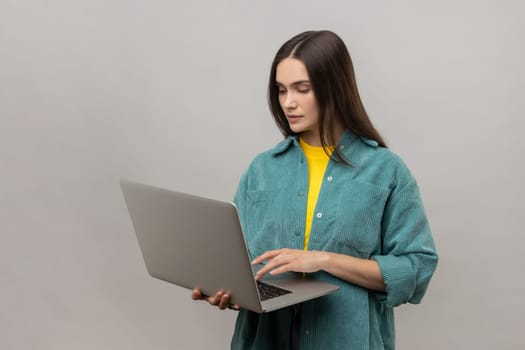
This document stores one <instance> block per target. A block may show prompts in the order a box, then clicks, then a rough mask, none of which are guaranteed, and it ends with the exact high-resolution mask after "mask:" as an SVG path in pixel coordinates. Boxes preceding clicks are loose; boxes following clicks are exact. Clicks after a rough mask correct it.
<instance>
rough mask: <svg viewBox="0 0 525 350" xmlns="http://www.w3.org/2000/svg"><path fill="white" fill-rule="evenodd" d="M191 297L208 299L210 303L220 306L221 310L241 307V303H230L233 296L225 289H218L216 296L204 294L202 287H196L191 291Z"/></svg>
mask: <svg viewBox="0 0 525 350" xmlns="http://www.w3.org/2000/svg"><path fill="white" fill-rule="evenodd" d="M191 298H192V299H193V300H206V301H207V302H208V303H210V305H213V306H218V307H219V309H221V310H224V309H226V308H228V309H233V310H239V309H240V306H239V305H237V304H235V305H231V304H230V300H231V296H230V295H229V294H228V293H225V292H223V291H218V292H217V293H216V294H215V295H214V296H211V297H209V296H206V295H204V294H202V292H201V290H200V289H198V288H195V289H194V290H193V292H192V293H191Z"/></svg>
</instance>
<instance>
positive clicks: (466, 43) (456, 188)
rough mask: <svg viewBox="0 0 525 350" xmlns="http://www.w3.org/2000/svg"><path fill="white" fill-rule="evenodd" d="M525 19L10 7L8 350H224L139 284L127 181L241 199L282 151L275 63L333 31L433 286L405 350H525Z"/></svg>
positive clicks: (5, 98) (458, 4) (284, 7)
mask: <svg viewBox="0 0 525 350" xmlns="http://www.w3.org/2000/svg"><path fill="white" fill-rule="evenodd" d="M524 9H525V4H524V3H523V1H439V2H437V1H434V2H426V1H366V2H365V1H359V2H358V1H341V2H335V1H325V2H322V3H321V2H317V1H316V2H313V1H312V2H308V1H278V2H277V1H265V2H257V3H255V2H254V3H251V2H249V1H216V2H213V1H209V2H203V1H192V2H182V1H180V2H177V1H145V0H142V1H139V0H137V1H124V0H90V1H87V0H77V1H71V0H45V1H43V0H42V1H37V0H28V1H23V0H20V1H15V0H11V1H10V0H2V1H0V118H1V120H0V121H1V124H0V278H1V280H0V281H1V282H0V283H1V284H0V348H1V349H6V350H7V349H145V348H148V349H205V348H218V349H221V348H227V347H228V344H229V339H230V336H231V332H232V326H233V321H234V317H235V313H234V312H233V311H225V312H221V311H218V310H214V309H212V308H210V307H208V306H207V305H205V304H204V303H195V302H192V301H191V300H190V293H189V291H187V290H183V289H181V288H178V287H175V286H172V285H169V284H167V283H164V282H160V281H157V280H154V279H152V278H150V277H148V276H147V274H146V271H145V269H144V266H143V262H142V260H141V259H142V258H141V255H140V251H139V247H138V245H137V242H136V239H135V237H134V234H133V231H132V227H131V223H130V221H129V217H128V214H127V211H126V209H125V205H124V202H123V199H122V196H121V193H120V190H119V187H118V180H119V179H120V178H121V177H125V178H131V179H134V180H138V181H143V182H147V183H150V184H154V185H158V186H162V187H167V188H171V189H179V190H184V191H189V192H195V193H197V194H201V195H206V196H209V197H215V198H219V199H225V200H228V199H231V198H232V196H233V194H234V191H235V188H236V185H237V181H238V179H239V177H240V175H241V173H242V172H243V171H244V170H245V168H246V167H247V166H248V163H249V161H250V160H251V159H252V157H253V156H255V155H256V154H257V153H258V152H260V151H262V150H264V149H267V148H269V147H271V146H272V145H273V144H274V143H275V142H277V141H278V140H280V135H279V133H278V132H277V129H276V127H275V126H274V125H273V122H272V120H271V118H270V115H269V112H268V110H267V107H266V100H265V96H266V82H267V76H268V71H269V66H270V63H271V60H272V58H273V55H274V53H275V51H276V50H277V48H278V47H279V46H280V45H281V44H282V42H284V41H285V40H286V39H288V38H289V37H291V36H292V35H294V34H296V33H298V32H301V31H304V30H307V29H331V30H334V31H335V32H337V33H338V34H339V35H340V36H341V37H342V38H343V39H344V40H345V42H346V43H347V45H348V46H349V48H350V51H351V54H352V57H353V60H354V63H355V69H356V73H357V78H358V83H359V86H360V89H361V94H362V98H363V100H364V103H365V106H366V107H367V109H368V112H369V114H370V115H371V117H372V119H373V121H374V123H375V124H376V126H377V127H378V129H379V130H380V131H381V132H382V133H383V135H384V136H385V138H386V139H387V141H388V142H389V146H390V147H391V149H392V150H394V151H395V152H396V153H398V154H400V155H401V156H402V158H403V159H404V160H405V162H406V163H407V164H408V165H409V167H410V168H411V169H412V171H413V173H414V174H415V176H416V177H417V179H418V181H419V184H420V187H421V191H422V194H423V198H424V201H425V204H426V208H427V211H428V215H429V218H430V221H431V225H432V228H433V232H434V236H435V240H436V243H437V247H438V249H439V253H440V258H441V260H440V265H439V267H438V271H437V272H436V275H435V278H434V279H433V281H432V283H431V287H430V289H429V292H428V294H427V296H426V298H425V300H424V301H423V304H421V305H420V306H402V307H400V308H398V309H397V334H398V347H399V349H422V348H425V349H517V348H522V347H523V346H524V345H525V340H524V339H523V326H522V325H523V316H524V314H525V312H524V311H525V282H524V279H523V270H524V269H525V265H524V262H523V258H522V257H518V254H519V253H520V252H521V251H522V250H523V246H524V243H525V239H524V238H523V235H524V230H523V225H522V224H521V223H520V220H519V216H520V214H522V212H523V211H524V209H525V205H524V204H523V200H522V198H523V196H524V195H525V193H524V188H523V187H524V186H523V178H524V177H525V171H524V166H523V151H524V145H525V141H524V140H523V138H522V137H521V135H522V133H523V126H524V125H523V110H524V108H525V102H524V99H523V97H522V96H521V95H522V94H523V91H524V87H525V86H524V85H525V83H524V81H525V76H524V71H525V69H524V68H523V62H524V61H525V50H524V34H525V33H524V30H525V21H524V13H525V12H524Z"/></svg>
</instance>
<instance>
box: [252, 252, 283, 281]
mask: <svg viewBox="0 0 525 350" xmlns="http://www.w3.org/2000/svg"><path fill="white" fill-rule="evenodd" d="M289 263H290V261H289V259H287V258H286V257H283V256H282V255H279V256H277V257H275V258H273V259H272V260H270V261H269V262H268V263H267V264H266V265H264V267H262V268H261V269H260V270H259V271H257V274H256V275H255V279H256V280H259V279H260V278H261V277H262V276H264V275H265V274H266V273H268V272H270V271H273V270H274V269H276V268H279V267H281V266H283V265H288V264H289Z"/></svg>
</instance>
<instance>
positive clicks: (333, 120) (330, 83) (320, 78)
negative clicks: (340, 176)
mask: <svg viewBox="0 0 525 350" xmlns="http://www.w3.org/2000/svg"><path fill="white" fill-rule="evenodd" d="M288 57H293V58H296V59H298V60H300V61H301V62H303V64H304V65H305V67H306V71H307V73H308V76H309V79H310V83H311V86H312V90H313V93H314V96H315V98H316V100H317V105H318V106H319V132H320V138H321V145H322V146H323V148H324V149H325V150H327V147H328V146H331V145H335V142H336V141H337V140H334V134H335V128H336V125H337V122H338V123H339V124H340V125H341V126H343V128H344V129H348V130H350V131H351V132H353V133H354V134H355V135H358V136H362V137H365V138H367V139H371V140H375V141H376V142H377V143H378V144H379V145H380V146H381V147H386V144H385V142H384V140H383V138H382V137H381V135H380V134H379V132H378V131H377V130H376V129H375V127H374V126H373V125H372V122H371V121H370V118H369V117H368V114H367V113H366V110H365V107H364V106H363V102H362V101H361V97H360V96H359V91H358V90H357V83H356V80H355V74H354V67H353V64H352V60H351V58H350V54H349V52H348V49H347V47H346V45H345V43H344V42H343V41H342V40H341V38H340V37H339V36H337V34H335V33H333V32H331V31H327V30H321V31H307V32H304V33H301V34H298V35H296V36H294V37H293V38H291V39H290V40H288V41H287V42H285V43H284V44H283V45H282V46H281V48H280V49H279V50H278V51H277V54H276V55H275V58H274V60H273V63H272V67H271V70H270V79H269V83H268V105H269V107H270V111H271V112H272V115H273V118H274V119H275V123H276V124H277V126H278V127H279V129H280V131H281V133H282V134H283V135H284V136H285V137H288V136H291V135H296V133H295V132H293V131H292V129H291V128H290V125H289V124H288V120H287V119H286V115H285V113H284V111H283V110H282V108H281V105H280V103H279V92H278V87H277V85H276V81H275V78H276V77H275V76H276V70H277V65H278V64H279V63H280V62H281V61H282V60H284V59H285V58H288ZM326 129H327V130H326ZM327 138H328V139H327ZM333 155H334V157H335V160H338V161H343V162H345V163H346V162H347V161H346V160H345V158H344V156H343V155H342V153H341V152H340V151H339V149H338V148H335V150H334V154H333Z"/></svg>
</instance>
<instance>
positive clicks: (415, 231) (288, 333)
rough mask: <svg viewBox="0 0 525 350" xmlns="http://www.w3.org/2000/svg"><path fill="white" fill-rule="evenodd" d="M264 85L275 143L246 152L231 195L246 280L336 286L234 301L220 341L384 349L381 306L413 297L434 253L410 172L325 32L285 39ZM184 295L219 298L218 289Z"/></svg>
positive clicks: (386, 320) (344, 54)
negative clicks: (291, 274) (254, 270)
mask: <svg viewBox="0 0 525 350" xmlns="http://www.w3.org/2000/svg"><path fill="white" fill-rule="evenodd" d="M268 92H269V105H270V109H271V112H272V114H273V117H274V119H275V122H276V124H277V126H278V127H279V129H280V130H281V132H282V133H283V135H284V136H285V140H284V141H282V142H280V143H279V144H277V146H276V147H274V148H273V149H271V150H269V151H266V152H264V153H262V154H260V155H258V156H257V157H256V158H255V159H254V160H253V162H252V163H251V165H250V166H249V168H248V170H247V171H246V173H245V174H244V175H243V176H242V178H241V181H240V184H239V187H238V190H237V193H236V196H235V203H236V205H237V207H238V209H239V216H240V219H241V223H242V226H243V230H244V233H245V235H246V240H247V244H248V249H249V251H250V254H251V256H252V258H253V259H254V260H253V264H259V263H265V265H264V267H263V268H262V269H261V270H259V272H258V274H257V276H256V278H261V276H263V275H264V274H265V273H270V274H280V273H283V272H287V271H295V272H302V273H308V274H309V275H310V277H311V278H316V279H319V280H323V281H326V282H330V283H333V284H337V285H338V286H339V287H340V290H339V291H338V292H337V293H333V294H331V295H328V296H325V297H321V298H318V299H315V300H312V301H308V302H304V303H302V304H300V305H299V306H295V307H290V308H286V309H282V310H278V311H274V312H271V313H267V314H261V315H260V314H256V313H253V312H250V311H247V310H240V311H239V315H238V318H237V322H236V326H235V332H234V335H233V339H232V343H231V345H232V348H233V349H290V348H292V349H293V348H299V349H393V348H394V347H395V338H394V318H393V307H395V306H397V305H400V304H403V303H406V302H410V303H419V302H420V301H421V299H422V297H423V295H424V293H425V291H426V289H427V286H428V284H429V281H430V279H431V277H432V274H433V272H434V270H435V268H436V265H437V260H438V259H437V255H436V251H435V247H434V243H433V240H432V236H431V233H430V229H429V226H428V222H427V218H426V215H425V212H424V208H423V205H422V202H421V198H420V194H419V190H418V188H417V184H416V181H415V179H414V178H413V177H412V175H411V174H410V172H409V170H408V169H407V167H406V166H405V165H404V163H403V162H402V161H401V160H400V159H399V158H398V157H397V156H396V155H394V154H393V153H392V152H390V151H389V150H388V149H387V148H386V146H385V143H384V141H383V139H382V138H381V136H380V135H379V133H378V132H377V131H376V129H375V128H374V126H373V125H372V123H371V122H370V119H369V118H368V116H367V113H366V111H365V109H364V107H363V104H362V102H361V99H360V97H359V93H358V90H357V86H356V81H355V77H354V71H353V66H352V62H351V59H350V55H349V53H348V50H347V48H346V46H345V44H344V43H343V41H342V40H341V39H340V38H339V37H338V36H337V35H336V34H334V33H332V32H330V31H309V32H305V33H301V34H299V35H297V36H295V37H293V38H292V39H290V40H289V41H287V42H286V43H285V44H284V45H283V46H282V47H281V48H280V49H279V51H278V52H277V55H276V56H275V59H274V61H273V64H272V68H271V73H270V82H269V86H268ZM193 298H194V299H206V300H208V302H209V303H210V304H212V305H216V306H218V307H219V308H221V309H224V308H226V307H231V306H229V302H230V296H229V295H227V294H225V293H223V292H218V293H217V294H216V295H215V296H211V297H204V296H203V295H202V294H201V293H200V291H199V290H195V291H194V292H193ZM233 308H236V309H238V306H237V305H234V306H233Z"/></svg>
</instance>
